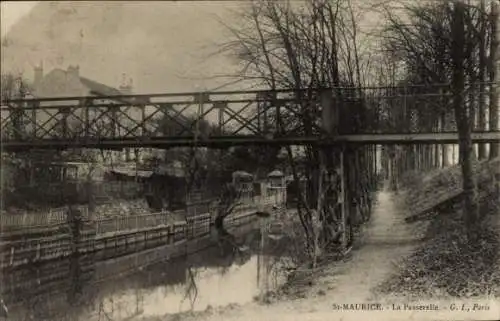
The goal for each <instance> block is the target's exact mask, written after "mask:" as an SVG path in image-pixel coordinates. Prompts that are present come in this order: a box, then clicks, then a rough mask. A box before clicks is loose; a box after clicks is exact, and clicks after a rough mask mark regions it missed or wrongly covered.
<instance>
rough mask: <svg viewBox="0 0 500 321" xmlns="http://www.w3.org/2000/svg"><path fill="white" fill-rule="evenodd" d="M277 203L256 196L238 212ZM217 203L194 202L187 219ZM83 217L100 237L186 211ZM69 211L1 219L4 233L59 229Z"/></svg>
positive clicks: (164, 220)
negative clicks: (92, 225) (103, 234)
mask: <svg viewBox="0 0 500 321" xmlns="http://www.w3.org/2000/svg"><path fill="white" fill-rule="evenodd" d="M274 202H275V197H274V196H255V197H253V198H245V199H241V200H240V201H239V203H238V205H236V206H235V208H234V211H235V212H237V211H245V210H250V209H258V210H262V209H263V208H265V207H268V206H270V205H272V204H274ZM215 204H216V203H214V202H213V200H205V201H198V202H192V203H190V204H188V213H187V214H188V215H187V217H192V216H196V217H200V215H204V214H210V215H215V212H216V208H215V207H214V206H216V205H215ZM75 208H76V209H78V210H79V211H80V213H81V215H82V218H83V221H85V222H88V223H91V224H96V228H97V231H98V232H99V233H107V232H116V231H120V230H124V229H141V228H147V227H152V226H158V225H162V224H163V225H167V224H168V223H169V222H172V219H171V220H170V221H169V217H172V216H174V215H173V214H181V213H183V212H184V210H178V211H175V212H167V211H165V212H159V213H151V214H142V215H128V216H126V215H120V214H119V211H118V210H117V211H116V213H113V212H107V213H106V217H103V216H102V215H99V213H97V214H94V219H92V220H91V218H90V213H89V209H88V207H87V206H75ZM67 211H68V207H63V208H56V209H51V210H49V211H47V212H42V213H19V214H7V213H2V215H0V224H1V229H2V231H12V230H23V229H38V228H50V227H54V226H57V225H63V224H66V223H67Z"/></svg>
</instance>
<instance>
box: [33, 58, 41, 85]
mask: <svg viewBox="0 0 500 321" xmlns="http://www.w3.org/2000/svg"><path fill="white" fill-rule="evenodd" d="M34 69H35V77H34V78H35V79H34V81H33V87H35V89H36V88H38V87H39V86H40V84H41V82H42V79H43V64H42V63H40V65H39V66H37V67H35V68H34Z"/></svg>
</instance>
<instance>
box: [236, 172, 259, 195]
mask: <svg viewBox="0 0 500 321" xmlns="http://www.w3.org/2000/svg"><path fill="white" fill-rule="evenodd" d="M232 177H233V184H234V186H235V187H236V189H238V190H241V191H252V190H253V183H254V177H253V175H252V174H250V173H247V172H244V171H236V172H233V174H232Z"/></svg>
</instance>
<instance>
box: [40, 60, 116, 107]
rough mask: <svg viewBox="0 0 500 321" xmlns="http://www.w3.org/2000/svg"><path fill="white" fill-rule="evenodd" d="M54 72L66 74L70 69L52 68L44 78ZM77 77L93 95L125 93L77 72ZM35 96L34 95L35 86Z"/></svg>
mask: <svg viewBox="0 0 500 321" xmlns="http://www.w3.org/2000/svg"><path fill="white" fill-rule="evenodd" d="M54 73H55V74H65V75H68V74H69V73H70V71H69V70H64V69H61V68H54V69H52V70H51V71H50V72H49V73H48V74H47V75H45V76H44V78H45V77H46V76H49V75H50V74H54ZM77 79H78V80H79V81H80V83H81V84H82V85H83V86H84V87H86V88H87V89H88V91H89V93H90V94H91V95H95V96H122V95H124V94H125V93H123V92H121V91H120V90H118V89H117V88H113V87H111V86H108V85H105V84H102V83H100V82H97V81H95V80H92V79H89V78H86V77H82V76H80V75H79V74H78V78H77ZM35 96H36V88H35ZM123 101H126V100H125V99H123Z"/></svg>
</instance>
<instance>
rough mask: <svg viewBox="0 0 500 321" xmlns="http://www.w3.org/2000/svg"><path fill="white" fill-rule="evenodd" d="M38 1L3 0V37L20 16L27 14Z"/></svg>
mask: <svg viewBox="0 0 500 321" xmlns="http://www.w3.org/2000/svg"><path fill="white" fill-rule="evenodd" d="M37 2H38V1H2V2H1V3H0V5H1V9H2V10H1V13H2V18H1V23H2V28H1V30H2V37H3V36H4V35H5V34H6V33H7V32H8V31H9V28H10V27H11V26H12V25H13V24H14V23H16V21H17V20H19V18H21V17H22V16H24V15H25V14H27V13H28V12H29V11H30V10H31V8H33V6H34V5H35V4H36V3H37Z"/></svg>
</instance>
